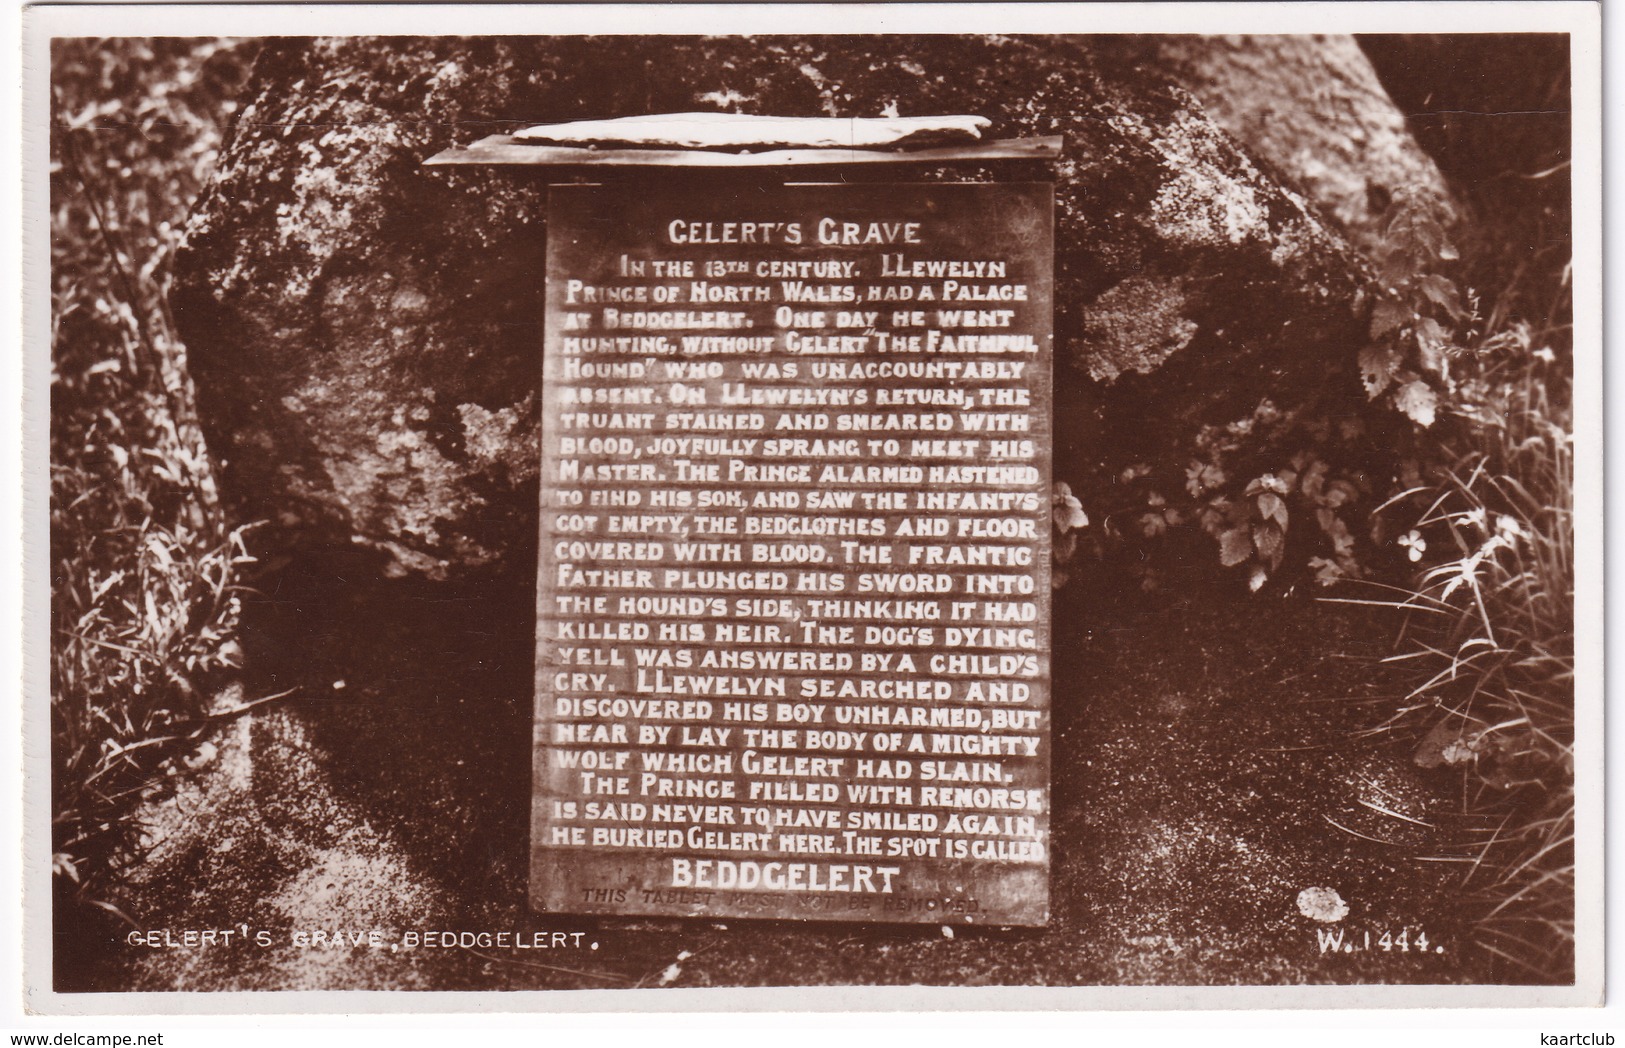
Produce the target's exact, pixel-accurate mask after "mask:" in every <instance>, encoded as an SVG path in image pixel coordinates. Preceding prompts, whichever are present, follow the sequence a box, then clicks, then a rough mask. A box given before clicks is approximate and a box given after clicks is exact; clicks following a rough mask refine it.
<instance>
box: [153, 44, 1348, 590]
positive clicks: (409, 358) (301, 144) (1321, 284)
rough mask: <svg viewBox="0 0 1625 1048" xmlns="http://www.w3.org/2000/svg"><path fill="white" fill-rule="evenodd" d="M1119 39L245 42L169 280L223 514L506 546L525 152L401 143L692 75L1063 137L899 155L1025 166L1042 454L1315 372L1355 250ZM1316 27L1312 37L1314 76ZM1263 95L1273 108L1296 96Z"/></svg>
mask: <svg viewBox="0 0 1625 1048" xmlns="http://www.w3.org/2000/svg"><path fill="white" fill-rule="evenodd" d="M1144 47H1145V43H1144V39H1143V38H1134V39H1130V38H1118V37H1019V36H1000V37H992V36H987V37H983V36H932V37H907V38H903V37H890V36H874V37H796V38H790V37H764V38H750V37H722V38H705V39H701V38H688V37H615V38H596V37H526V38H478V37H471V38H433V39H414V38H391V39H389V40H388V41H379V40H372V39H367V38H361V37H344V38H331V39H317V40H298V39H286V40H279V41H275V42H273V43H270V44H267V46H266V47H265V48H264V50H263V51H262V53H261V56H260V59H259V62H258V64H257V66H256V70H255V74H254V80H253V83H252V85H251V87H250V89H249V96H248V98H247V99H246V104H245V106H244V108H243V109H242V110H241V113H240V116H239V119H238V121H237V123H236V125H235V127H234V129H233V133H232V136H231V140H230V143H229V145H228V147H227V149H226V150H225V152H224V154H223V156H222V158H221V163H220V165H219V168H218V170H217V173H216V176H215V178H214V181H213V183H212V185H211V187H210V189H209V191H208V192H207V193H206V194H205V197H204V199H203V201H202V202H201V204H200V206H199V209H198V211H197V212H196V214H195V216H194V218H193V221H192V223H191V226H190V228H189V231H188V238H187V243H186V245H185V247H184V249H183V251H182V252H181V254H180V257H179V258H178V261H177V268H176V276H175V291H174V294H173V296H172V299H173V303H174V307H175V312H176V320H177V324H178V326H179V327H180V329H181V331H182V333H183V335H184V337H185V339H186V342H187V344H188V347H189V351H190V357H191V362H192V367H193V371H194V377H195V379H196V382H197V386H198V390H199V400H200V411H201V415H202V421H203V424H204V428H205V432H206V434H207V436H208V439H209V441H210V444H211V447H212V450H213V451H214V452H215V454H217V455H218V456H219V457H220V458H221V459H222V460H223V462H224V468H223V471H222V486H223V488H224V489H225V492H226V494H227V496H228V498H229V499H230V500H231V502H232V503H233V504H234V505H235V507H236V512H237V513H238V515H239V516H240V517H242V518H243V519H247V520H268V521H271V522H273V524H275V525H278V526H277V527H274V528H271V529H267V530H266V531H265V532H263V533H262V537H263V538H264V539H265V540H266V541H268V542H272V543H276V544H284V545H288V546H314V547H327V546H333V545H345V546H348V545H350V544H352V543H353V544H358V545H360V546H363V547H367V548H370V549H372V550H374V551H376V552H377V553H378V554H379V556H380V557H381V558H382V559H383V561H384V564H383V565H382V568H383V570H385V571H387V572H390V573H396V574H412V575H428V576H432V577H436V578H439V577H447V578H450V577H455V576H458V575H462V574H468V573H479V572H497V573H508V574H510V575H512V576H513V577H515V578H522V577H524V574H525V572H527V571H528V570H530V566H531V564H532V563H533V559H534V550H535V541H536V515H537V508H536V507H537V504H538V503H537V492H536V485H537V470H536V468H535V467H534V466H533V465H531V464H530V461H531V460H532V459H533V458H534V455H535V449H536V448H537V432H538V426H539V417H538V407H537V406H538V404H539V403H540V399H539V397H538V392H539V388H540V380H541V367H540V358H541V345H542V314H543V287H542V283H543V274H544V271H545V246H546V228H545V227H546V187H545V182H544V180H543V179H540V178H537V177H536V176H535V173H534V172H531V173H524V172H515V171H513V170H496V169H448V168H426V167H424V166H423V163H422V162H423V161H424V160H425V159H426V158H428V157H429V156H430V155H432V154H434V153H436V152H438V151H440V150H442V149H444V148H446V147H448V146H452V145H466V144H467V143H469V142H471V141H473V140H475V139H477V138H480V137H483V136H484V135H487V134H490V133H492V132H495V131H509V132H511V131H515V130H519V129H521V128H524V127H528V126H533V125H535V124H538V123H562V122H566V121H570V120H576V119H582V118H585V117H589V116H590V117H594V118H613V117H620V116H633V115H640V114H647V113H651V112H686V111H692V110H694V109H695V108H696V107H703V106H705V105H707V104H708V103H709V104H712V105H715V106H716V107H717V108H718V110H719V111H723V110H725V111H728V112H737V113H749V114H756V115H773V116H799V117H823V116H833V117H842V118H845V117H859V116H861V117H881V116H889V115H894V114H895V115H901V116H904V117H912V116H930V115H939V114H944V113H972V114H980V115H982V116H985V117H987V118H988V119H989V121H990V122H991V127H990V128H989V131H988V133H987V137H990V138H1016V137H1031V136H1040V135H1044V136H1048V135H1060V136H1062V137H1063V138H1064V140H1065V142H1066V150H1065V155H1064V156H1063V158H1061V159H1060V160H1059V161H1058V162H1056V163H1054V164H1053V165H1044V164H1039V163H1035V162H1019V163H1014V164H1012V165H1010V166H1008V167H1005V168H1001V169H998V170H993V169H991V168H989V167H987V166H985V165H979V166H961V167H941V168H935V169H925V170H922V171H917V172H916V173H915V174H916V175H917V177H920V178H922V179H924V180H931V181H936V180H945V179H947V180H966V179H969V180H985V179H988V178H993V177H998V178H1011V179H1017V180H1044V179H1053V180H1054V182H1055V187H1056V230H1055V232H1056V237H1055V241H1056V255H1055V291H1056V294H1055V300H1056V317H1055V332H1056V360H1057V367H1056V373H1057V380H1056V383H1055V397H1056V412H1057V418H1058V419H1059V418H1063V417H1064V418H1065V419H1066V420H1067V424H1068V425H1069V426H1075V427H1078V429H1077V432H1076V434H1074V436H1075V440H1074V443H1075V444H1076V445H1077V446H1079V447H1082V448H1084V449H1085V451H1084V454H1085V455H1086V456H1087V461H1079V460H1068V459H1066V458H1065V457H1063V456H1062V455H1061V454H1060V453H1059V452H1058V457H1057V468H1058V469H1059V470H1060V471H1061V472H1062V473H1063V474H1066V475H1071V476H1080V477H1081V476H1085V475H1088V474H1090V473H1092V472H1096V471H1103V470H1105V469H1106V467H1108V466H1109V465H1110V462H1111V461H1113V460H1114V459H1127V460H1133V459H1136V458H1142V457H1145V456H1147V455H1154V454H1156V453H1157V449H1156V448H1155V447H1151V446H1147V445H1146V444H1145V443H1144V442H1146V441H1151V442H1153V443H1155V442H1156V441H1158V440H1161V439H1162V435H1166V433H1167V432H1168V430H1169V428H1170V427H1174V428H1177V427H1178V426H1180V425H1184V424H1186V422H1187V421H1189V420H1196V419H1199V418H1200V417H1202V416H1204V415H1213V414H1215V413H1218V414H1222V413H1224V412H1226V411H1229V412H1231V413H1234V412H1235V411H1236V410H1238V405H1241V404H1243V403H1244V402H1245V401H1246V400H1248V399H1249V398H1252V400H1253V402H1254V403H1256V397H1257V394H1258V393H1259V392H1260V390H1261V389H1262V390H1265V391H1267V390H1269V389H1272V388H1274V387H1275V386H1279V385H1282V384H1286V385H1290V384H1292V383H1309V384H1312V383H1315V382H1322V383H1323V382H1325V381H1326V380H1327V379H1326V376H1327V375H1328V373H1332V372H1335V370H1336V369H1335V368H1333V367H1329V364H1328V362H1329V361H1333V360H1340V359H1342V358H1343V357H1344V356H1349V357H1352V351H1351V350H1350V346H1351V345H1352V340H1354V339H1355V338H1357V336H1358V328H1359V324H1358V321H1357V318H1356V317H1355V316H1354V310H1353V308H1352V303H1353V302H1354V299H1355V292H1356V290H1357V289H1358V287H1359V286H1360V284H1361V282H1362V281H1363V279H1364V277H1363V275H1362V272H1361V265H1360V262H1359V259H1358V256H1357V255H1355V254H1354V253H1353V252H1352V251H1351V250H1350V248H1349V246H1348V244H1347V242H1346V241H1345V240H1344V238H1343V235H1342V233H1340V232H1339V230H1338V228H1337V223H1336V222H1333V221H1330V220H1327V219H1325V218H1324V215H1325V214H1326V213H1328V212H1325V211H1323V210H1322V209H1321V203H1322V202H1319V201H1317V200H1315V199H1314V198H1313V196H1312V195H1307V196H1306V195H1305V192H1304V186H1301V185H1294V184H1293V183H1292V180H1291V179H1290V178H1283V177H1281V175H1280V173H1279V171H1278V170H1277V169H1274V168H1270V167H1269V165H1268V164H1267V163H1266V164H1261V163H1260V162H1259V161H1258V159H1257V157H1258V153H1257V152H1256V151H1255V150H1254V149H1253V148H1252V146H1250V145H1247V144H1243V143H1242V142H1238V141H1237V139H1236V138H1235V137H1234V136H1233V135H1232V134H1230V133H1229V132H1227V131H1226V130H1225V129H1224V128H1223V127H1221V126H1220V124H1218V123H1216V122H1215V121H1214V120H1213V119H1212V118H1210V116H1209V115H1208V114H1207V112H1206V111H1205V110H1204V109H1203V106H1202V104H1201V103H1200V102H1199V101H1198V100H1197V98H1196V96H1194V95H1193V94H1192V93H1191V92H1190V91H1187V90H1186V89H1185V88H1184V87H1182V86H1181V85H1180V84H1179V83H1178V82H1177V76H1178V74H1179V72H1180V69H1181V68H1183V67H1182V66H1181V64H1180V63H1178V62H1174V61H1167V62H1164V63H1162V64H1161V65H1160V66H1159V65H1158V64H1156V63H1152V64H1149V65H1148V64H1147V63H1146V62H1145V61H1143V55H1144ZM1347 50H1348V49H1347V48H1342V49H1338V48H1330V49H1327V51H1326V54H1327V62H1328V71H1327V72H1326V75H1336V74H1337V70H1336V68H1335V67H1336V66H1337V64H1338V63H1344V64H1347V62H1348V61H1349V56H1348V53H1347ZM1311 57H1312V56H1303V57H1302V61H1304V62H1307V61H1309V60H1310V58H1311ZM1187 64H1188V63H1187ZM608 68H614V69H617V70H621V71H623V72H622V73H621V74H620V75H616V76H604V75H602V71H603V70H605V69H608ZM1367 72H1368V71H1367ZM1198 79H1200V78H1193V83H1195V82H1196V80H1198ZM1197 86H1200V85H1199V84H1198V85H1197ZM1276 86H1277V87H1279V85H1276ZM1277 93H1278V94H1279V92H1277ZM1288 94H1289V95H1290V93H1288ZM1293 97H1296V96H1293ZM1293 97H1287V98H1286V101H1285V102H1282V103H1281V104H1280V106H1278V107H1277V114H1276V119H1278V120H1280V119H1283V117H1282V115H1281V114H1282V112H1284V109H1282V107H1289V106H1290V105H1298V106H1299V107H1300V110H1301V109H1302V106H1303V104H1304V103H1303V101H1302V99H1301V97H1298V98H1297V100H1296V101H1294V100H1293ZM1244 123H1245V121H1241V120H1240V119H1239V118H1237V119H1236V121H1235V124H1236V126H1241V125H1242V124H1244ZM1304 170H1305V171H1307V169H1304ZM899 177H902V176H900V175H898V174H896V173H888V174H883V175H876V174H875V173H873V172H869V173H867V174H862V175H855V176H854V177H853V178H852V179H851V180H852V182H853V184H855V185H856V184H861V182H862V181H863V180H864V179H865V178H871V179H873V178H881V179H886V180H895V179H897V178H899ZM909 177H915V175H910V176H909ZM1309 181H1310V182H1313V179H1310V180H1309ZM1320 184H1330V183H1328V182H1326V180H1324V179H1322V180H1321V183H1320ZM1309 188H1310V189H1312V188H1313V185H1311V186H1310V187H1309ZM1328 206H1329V207H1330V208H1331V210H1332V212H1335V209H1336V206H1337V205H1336V203H1335V201H1331V202H1330V204H1329V205H1328ZM1149 421H1155V422H1156V423H1157V425H1148V424H1147V423H1148V422H1149ZM1159 432H1160V434H1162V435H1159ZM1069 439H1073V438H1072V437H1069Z"/></svg>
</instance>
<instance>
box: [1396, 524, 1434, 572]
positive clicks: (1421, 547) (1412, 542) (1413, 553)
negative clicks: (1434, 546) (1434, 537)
mask: <svg viewBox="0 0 1625 1048" xmlns="http://www.w3.org/2000/svg"><path fill="white" fill-rule="evenodd" d="M1399 544H1400V545H1401V546H1404V547H1405V555H1406V556H1407V557H1409V558H1411V563H1413V564H1414V563H1416V562H1417V561H1419V560H1421V559H1422V554H1424V553H1426V552H1427V550H1428V543H1427V539H1424V538H1423V537H1422V533H1421V532H1419V531H1417V530H1416V529H1415V528H1412V529H1411V530H1410V531H1407V532H1406V533H1405V534H1403V535H1401V536H1400V537H1399Z"/></svg>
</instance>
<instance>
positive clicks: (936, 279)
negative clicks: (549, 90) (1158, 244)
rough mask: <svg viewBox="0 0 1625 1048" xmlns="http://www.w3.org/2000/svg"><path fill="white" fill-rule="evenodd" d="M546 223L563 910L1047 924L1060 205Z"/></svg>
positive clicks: (553, 769)
mask: <svg viewBox="0 0 1625 1048" xmlns="http://www.w3.org/2000/svg"><path fill="white" fill-rule="evenodd" d="M526 148H538V147H526ZM547 229H548V234H547V235H548V269H547V333H546V346H545V351H544V372H545V382H544V403H543V439H542V474H541V477H542V479H541V498H542V512H541V556H540V571H539V579H538V627H537V658H536V667H537V697H536V722H535V750H534V754H535V763H534V768H535V795H534V807H533V819H532V839H531V841H532V853H531V854H532V859H531V900H532V903H533V905H534V906H535V907H536V908H538V909H540V910H543V911H548V912H560V913H589V914H659V915H670V916H711V917H723V916H726V917H764V918H792V919H805V918H816V919H830V920H863V921H903V922H928V923H964V924H988V925H1039V924H1043V923H1045V921H1046V920H1047V917H1048V909H1049V907H1048V898H1049V886H1048V873H1049V806H1050V792H1049V755H1050V715H1049V690H1050V689H1049V677H1050V617H1049V594H1050V533H1051V526H1050V514H1051V495H1050V491H1051V482H1050V454H1051V425H1052V421H1051V413H1052V409H1051V405H1052V385H1051V382H1052V378H1051V354H1052V334H1051V322H1052V282H1053V274H1052V269H1053V244H1052V240H1053V200H1052V189H1051V187H1050V186H1049V185H1048V184H1042V183H977V184H944V183H912V184H886V185H863V186H847V185H781V184H779V183H777V182H764V183H762V184H759V185H751V186H739V185H736V184H730V185H729V186H728V187H727V189H726V190H718V189H715V188H713V189H711V190H710V191H707V190H706V189H704V188H701V187H697V186H693V185H679V186H673V185H669V184H657V183H653V182H651V183H649V184H647V185H638V184H630V185H617V186H557V187H554V189H553V190H552V196H551V200H550V206H549V218H548V226H547Z"/></svg>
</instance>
